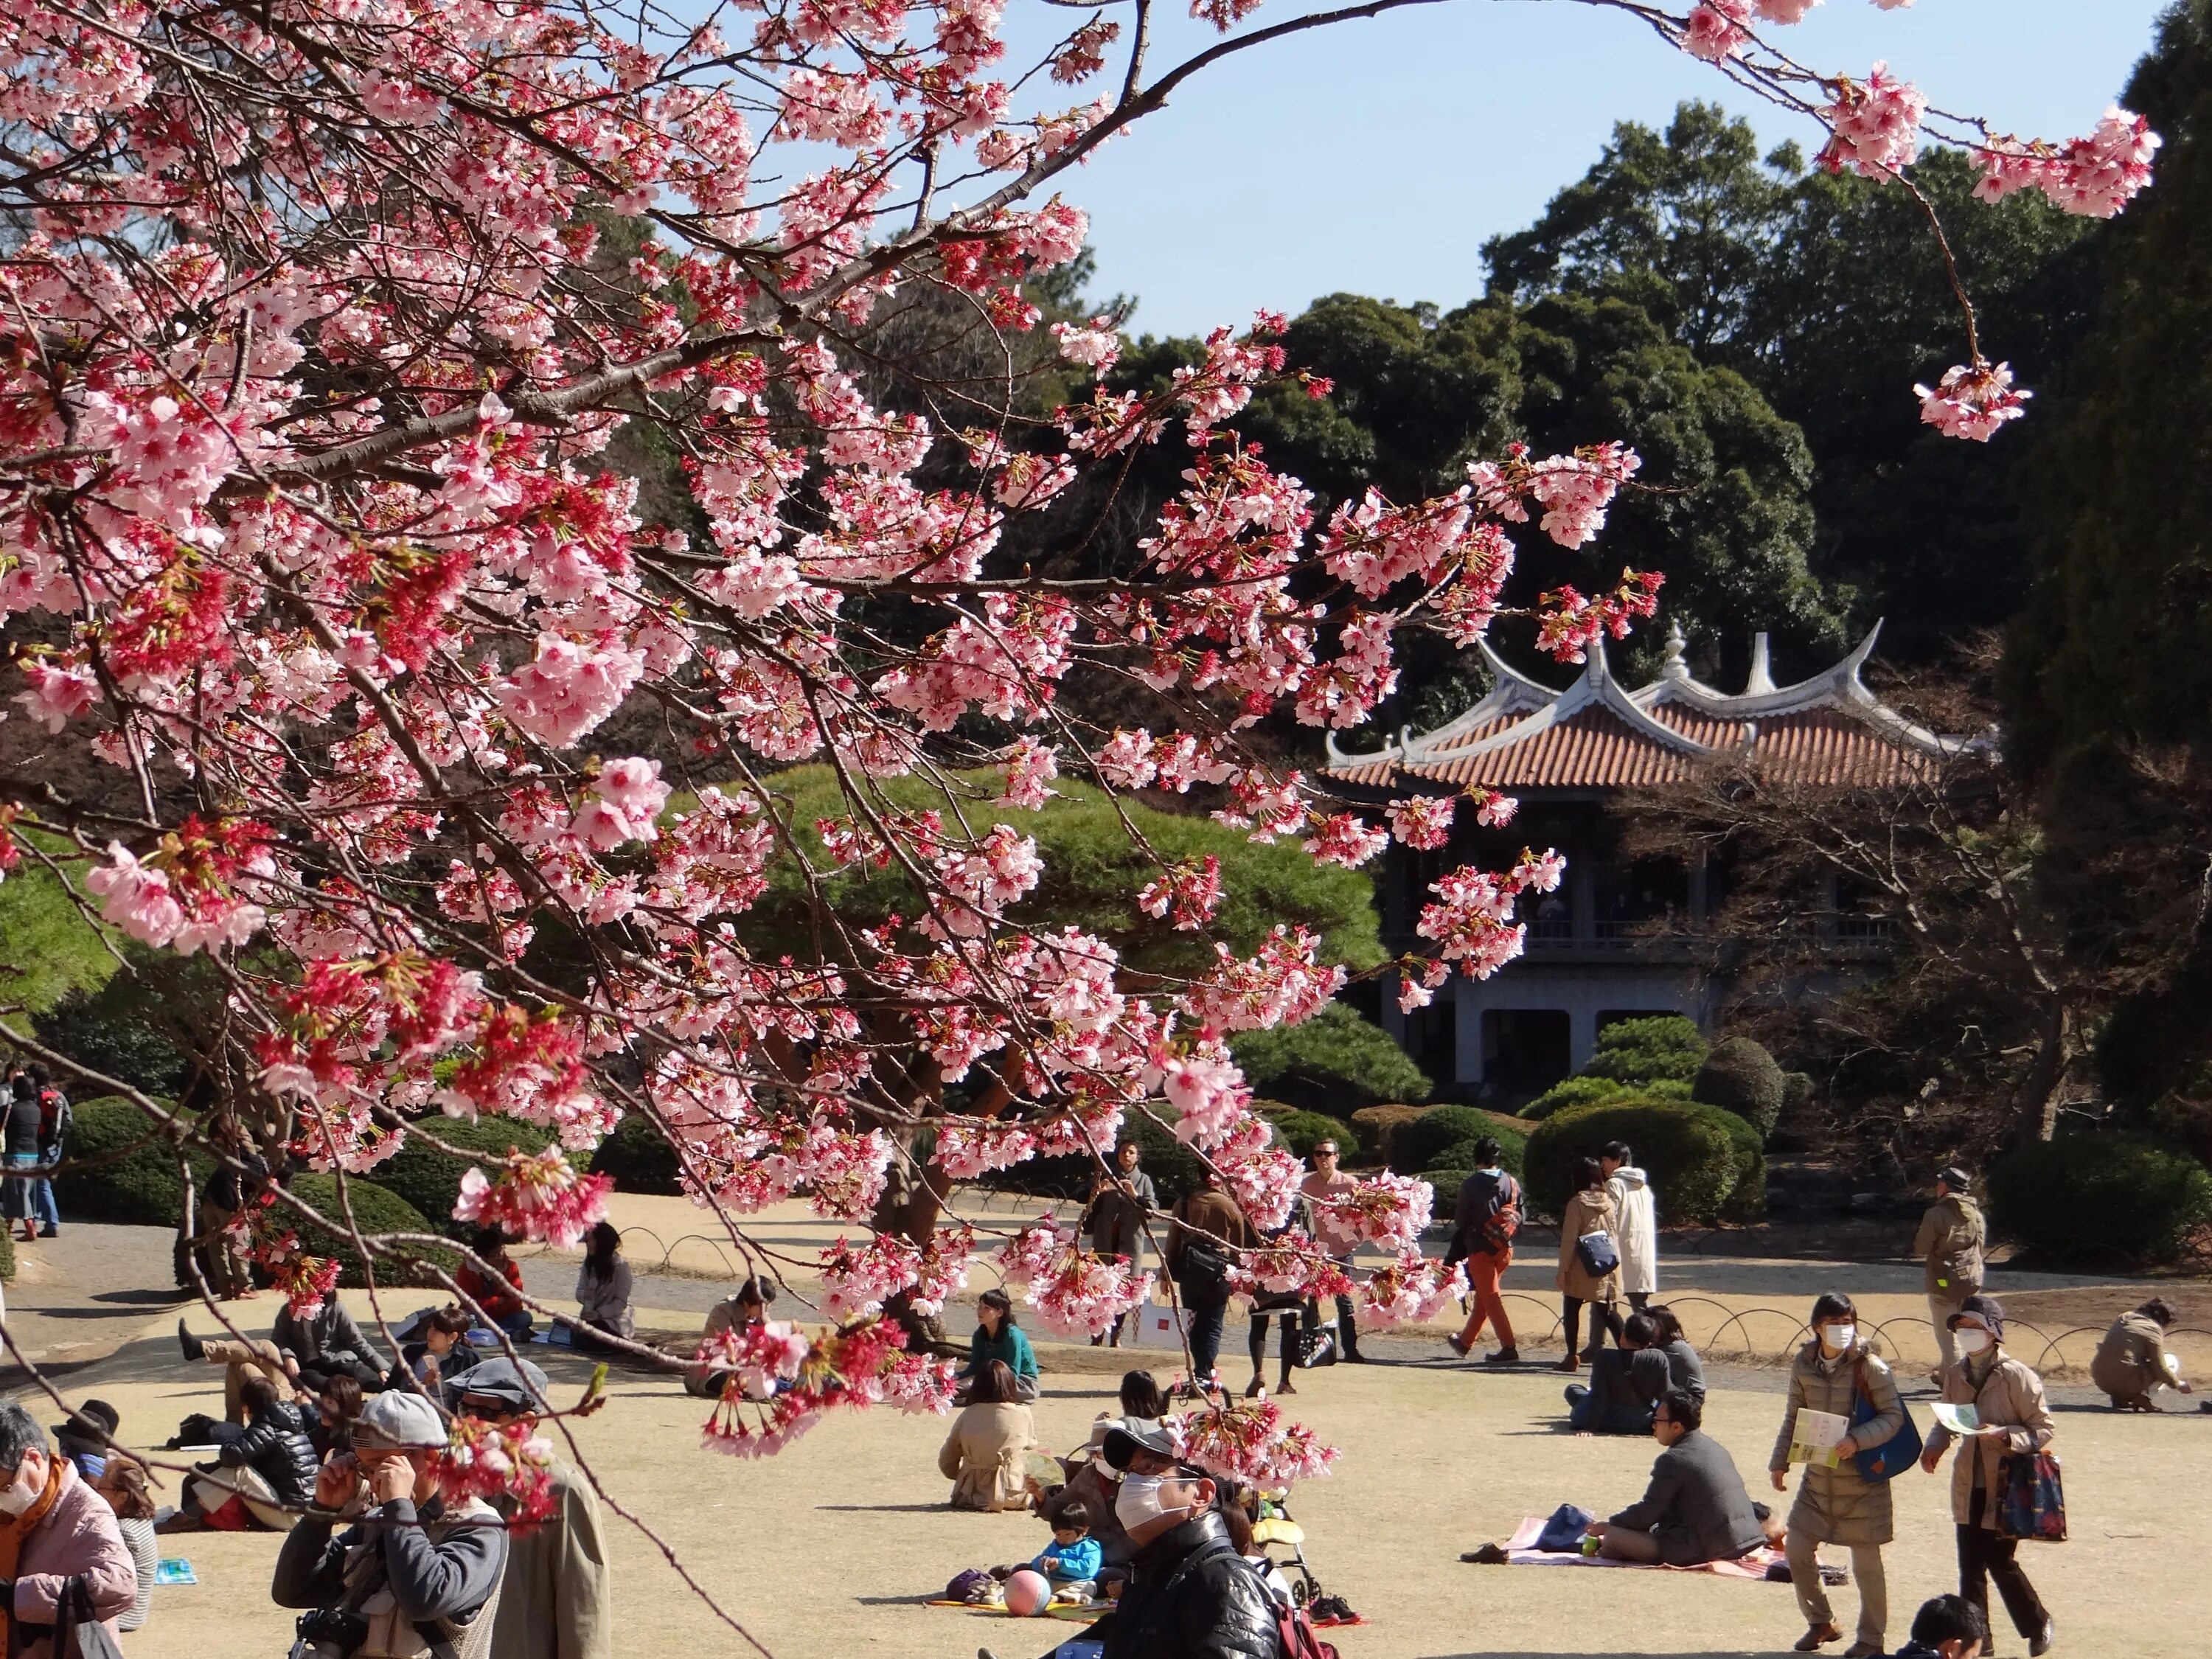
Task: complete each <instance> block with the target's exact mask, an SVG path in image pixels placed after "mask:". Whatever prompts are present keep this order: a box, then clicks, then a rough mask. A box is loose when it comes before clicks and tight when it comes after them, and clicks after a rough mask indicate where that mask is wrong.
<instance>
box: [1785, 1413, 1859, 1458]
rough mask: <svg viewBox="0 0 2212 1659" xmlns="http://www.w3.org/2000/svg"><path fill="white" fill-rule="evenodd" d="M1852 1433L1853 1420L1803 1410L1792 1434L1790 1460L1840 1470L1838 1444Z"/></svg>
mask: <svg viewBox="0 0 2212 1659" xmlns="http://www.w3.org/2000/svg"><path fill="white" fill-rule="evenodd" d="M1850 1431H1851V1419H1850V1418H1848V1417H1838V1416H1837V1415H1836V1414H1835V1413H1833V1412H1814V1411H1800V1412H1799V1413H1797V1421H1796V1424H1795V1425H1793V1426H1792V1427H1791V1428H1790V1462H1793V1463H1817V1464H1819V1465H1820V1467H1821V1468H1824V1469H1833V1468H1841V1467H1842V1465H1843V1460H1842V1459H1841V1458H1839V1457H1838V1456H1837V1455H1836V1453H1835V1444H1836V1442H1838V1440H1841V1439H1842V1438H1843V1437H1844V1436H1845V1435H1847V1434H1849V1433H1850Z"/></svg>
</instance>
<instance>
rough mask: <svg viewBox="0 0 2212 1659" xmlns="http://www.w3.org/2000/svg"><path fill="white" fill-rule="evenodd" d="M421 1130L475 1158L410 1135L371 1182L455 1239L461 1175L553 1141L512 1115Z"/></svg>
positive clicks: (430, 1122) (444, 1120)
mask: <svg viewBox="0 0 2212 1659" xmlns="http://www.w3.org/2000/svg"><path fill="white" fill-rule="evenodd" d="M422 1127H423V1128H424V1129H425V1130H427V1131H428V1133H431V1134H434V1135H435V1136H437V1138H438V1139H441V1140H442V1141H444V1142H445V1143H446V1144H447V1146H465V1147H467V1148H468V1149H469V1150H470V1151H471V1152H475V1153H476V1154H477V1157H475V1158H455V1157H453V1155H451V1154H450V1153H447V1152H440V1151H439V1150H438V1149H437V1148H436V1147H435V1146H431V1145H430V1143H429V1142H428V1141H427V1140H425V1139H422V1137H421V1136H420V1135H415V1134H410V1135H409V1136H408V1137H407V1142H406V1144H405V1145H404V1146H402V1147H401V1148H400V1149H399V1150H398V1152H396V1153H394V1154H393V1155H392V1157H390V1158H386V1159H385V1161H384V1162H383V1163H381V1164H378V1165H377V1166H376V1174H375V1176H374V1180H375V1182H376V1184H377V1185H378V1186H380V1187H382V1188H386V1189H387V1190H389V1191H392V1192H394V1193H397V1194H399V1196H400V1197H402V1198H404V1199H405V1200H407V1201H408V1202H409V1203H410V1204H411V1205H413V1206H415V1207H416V1209H418V1210H420V1211H421V1212H422V1213H423V1214H424V1215H425V1216H427V1217H428V1218H429V1219H430V1221H431V1222H432V1224H433V1225H435V1226H436V1227H437V1228H438V1230H439V1231H441V1232H450V1233H455V1234H456V1235H457V1236H458V1234H459V1231H464V1230H465V1228H466V1225H467V1224H465V1223H461V1222H456V1221H455V1220H453V1205H454V1202H455V1200H458V1199H459V1197H460V1195H461V1176H463V1175H465V1174H466V1173H467V1171H468V1168H469V1166H470V1165H471V1164H483V1163H485V1162H486V1161H487V1160H491V1159H497V1158H505V1157H506V1156H507V1153H508V1152H510V1151H513V1150H520V1151H521V1152H544V1150H545V1148H546V1147H547V1146H550V1145H551V1144H552V1140H553V1137H552V1136H551V1135H550V1134H548V1133H545V1131H544V1130H543V1129H541V1128H539V1127H538V1126H537V1125H536V1124H534V1123H524V1122H522V1121H520V1120H519V1119H515V1118H511V1117H480V1118H478V1119H477V1120H476V1121H474V1122H471V1121H469V1120H468V1119H466V1118H465V1117H430V1118H425V1119H423V1120H422ZM671 1157H672V1154H671ZM485 1173H486V1174H489V1173H490V1171H489V1170H486V1171H485Z"/></svg>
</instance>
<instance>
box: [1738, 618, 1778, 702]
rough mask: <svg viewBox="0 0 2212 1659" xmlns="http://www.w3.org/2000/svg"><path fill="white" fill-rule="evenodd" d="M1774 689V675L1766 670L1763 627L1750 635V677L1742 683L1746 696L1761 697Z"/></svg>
mask: <svg viewBox="0 0 2212 1659" xmlns="http://www.w3.org/2000/svg"><path fill="white" fill-rule="evenodd" d="M1771 690H1774V676H1773V675H1772V674H1771V673H1770V672H1769V671H1767V665H1766V632H1765V629H1760V630H1759V632H1758V633H1756V634H1754V635H1752V636H1751V678H1749V679H1747V680H1746V681H1745V682H1744V684H1743V695H1744V696H1747V697H1763V696H1765V695H1766V694H1767V693H1768V692H1770V691H1771Z"/></svg>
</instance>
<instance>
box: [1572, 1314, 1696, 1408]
mask: <svg viewBox="0 0 2212 1659" xmlns="http://www.w3.org/2000/svg"><path fill="white" fill-rule="evenodd" d="M1657 1336H1658V1327H1657V1322H1656V1321H1655V1320H1653V1318H1652V1317H1651V1316H1650V1314H1648V1313H1637V1314H1631V1315H1629V1316H1628V1318H1627V1320H1626V1322H1625V1323H1624V1324H1623V1325H1622V1327H1621V1331H1620V1346H1619V1347H1617V1348H1600V1349H1599V1350H1598V1351H1597V1357H1596V1358H1595V1359H1593V1360H1591V1361H1590V1380H1589V1387H1588V1388H1583V1386H1582V1385H1581V1384H1580V1383H1568V1384H1567V1389H1566V1394H1567V1422H1568V1425H1570V1426H1571V1428H1572V1429H1573V1430H1574V1431H1575V1432H1576V1433H1577V1434H1648V1433H1650V1431H1651V1413H1652V1409H1653V1407H1656V1405H1657V1404H1658V1403H1659V1396H1660V1395H1662V1394H1664V1393H1666V1392H1667V1390H1668V1388H1669V1387H1671V1386H1672V1385H1673V1378H1672V1376H1671V1375H1670V1373H1669V1371H1668V1364H1667V1356H1666V1355H1665V1354H1663V1353H1662V1352H1660V1351H1659V1350H1658V1349H1657V1348H1656V1347H1655V1346H1653V1343H1654V1342H1655V1341H1656V1339H1657Z"/></svg>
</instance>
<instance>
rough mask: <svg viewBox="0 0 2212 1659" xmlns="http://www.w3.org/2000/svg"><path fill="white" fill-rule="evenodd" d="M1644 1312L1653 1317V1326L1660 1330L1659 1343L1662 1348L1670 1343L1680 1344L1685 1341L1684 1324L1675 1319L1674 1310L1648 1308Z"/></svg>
mask: <svg viewBox="0 0 2212 1659" xmlns="http://www.w3.org/2000/svg"><path fill="white" fill-rule="evenodd" d="M1644 1312H1646V1313H1648V1314H1650V1316H1651V1322H1652V1324H1653V1325H1655V1326H1656V1327H1657V1328H1658V1333H1659V1336H1658V1341H1659V1346H1661V1347H1662V1348H1663V1347H1665V1346H1667V1345H1668V1343H1669V1342H1680V1341H1681V1340H1684V1339H1683V1336H1682V1322H1681V1321H1680V1320H1679V1319H1677V1318H1675V1317H1674V1310H1673V1309H1672V1308H1666V1307H1654V1308H1646V1309H1645V1310H1644Z"/></svg>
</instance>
